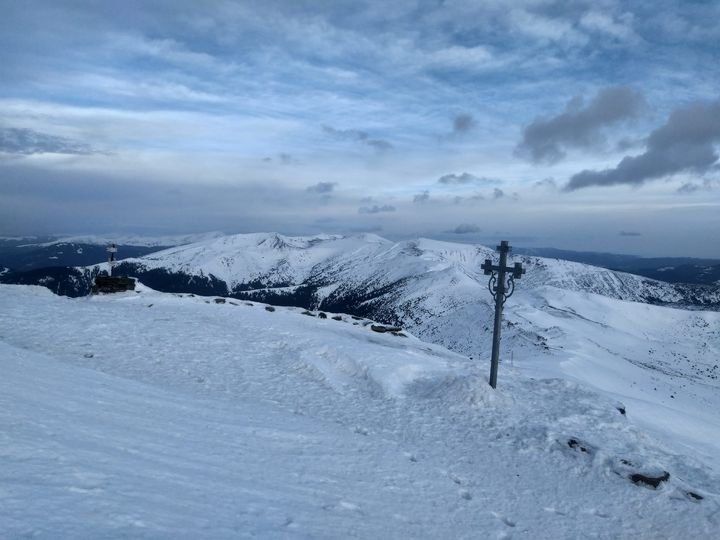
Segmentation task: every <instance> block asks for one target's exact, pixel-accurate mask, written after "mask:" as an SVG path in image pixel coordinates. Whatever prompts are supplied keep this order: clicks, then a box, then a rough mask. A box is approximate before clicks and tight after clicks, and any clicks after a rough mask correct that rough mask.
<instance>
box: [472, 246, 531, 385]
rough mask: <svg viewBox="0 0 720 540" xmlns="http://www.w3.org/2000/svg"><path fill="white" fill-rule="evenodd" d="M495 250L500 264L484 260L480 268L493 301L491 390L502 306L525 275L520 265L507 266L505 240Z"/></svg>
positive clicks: (496, 371) (494, 372)
mask: <svg viewBox="0 0 720 540" xmlns="http://www.w3.org/2000/svg"><path fill="white" fill-rule="evenodd" d="M495 249H497V251H499V252H500V264H497V265H494V264H493V263H492V260H491V259H485V263H483V264H482V265H481V266H480V268H481V269H482V270H483V271H484V272H485V275H486V276H490V280H489V281H488V289H489V290H490V294H491V295H492V296H493V299H494V300H495V325H494V327H493V347H492V358H491V361H490V386H492V387H493V388H496V387H497V373H498V364H499V361H500V330H501V323H502V309H503V305H504V304H505V301H506V300H507V299H508V298H510V297H511V296H512V293H514V292H515V280H516V279H520V278H521V277H522V275H523V274H524V273H525V269H524V268H523V267H522V263H515V264H514V266H512V267H510V266H508V265H507V257H508V253H510V251H511V250H512V248H511V247H510V243H509V242H508V241H507V240H503V241H501V242H500V245H499V246H497V248H495Z"/></svg>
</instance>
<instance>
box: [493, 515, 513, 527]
mask: <svg viewBox="0 0 720 540" xmlns="http://www.w3.org/2000/svg"><path fill="white" fill-rule="evenodd" d="M490 513H491V514H492V515H493V516H495V517H496V518H497V519H499V520H500V521H502V522H503V523H504V524H505V525H507V526H508V527H514V526H515V522H514V521H512V520H511V519H510V518H508V517H505V516H503V515H502V514H499V513H497V512H490Z"/></svg>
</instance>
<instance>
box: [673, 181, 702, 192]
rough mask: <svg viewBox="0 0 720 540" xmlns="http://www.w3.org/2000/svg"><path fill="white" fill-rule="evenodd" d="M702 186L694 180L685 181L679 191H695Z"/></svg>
mask: <svg viewBox="0 0 720 540" xmlns="http://www.w3.org/2000/svg"><path fill="white" fill-rule="evenodd" d="M701 189H702V186H701V185H700V184H693V183H692V182H685V183H684V184H683V185H682V186H680V187H679V188H678V189H677V192H678V193H695V192H696V191H700V190H701Z"/></svg>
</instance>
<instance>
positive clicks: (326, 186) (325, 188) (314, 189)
mask: <svg viewBox="0 0 720 540" xmlns="http://www.w3.org/2000/svg"><path fill="white" fill-rule="evenodd" d="M337 185H338V184H337V182H318V183H317V184H315V185H314V186H309V187H307V188H306V189H305V191H308V192H310V193H323V194H327V193H330V192H332V190H334V189H335V186H337Z"/></svg>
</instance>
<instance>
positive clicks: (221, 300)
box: [215, 298, 225, 304]
mask: <svg viewBox="0 0 720 540" xmlns="http://www.w3.org/2000/svg"><path fill="white" fill-rule="evenodd" d="M215 303H216V304H224V303H225V299H224V298H216V299H215Z"/></svg>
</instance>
